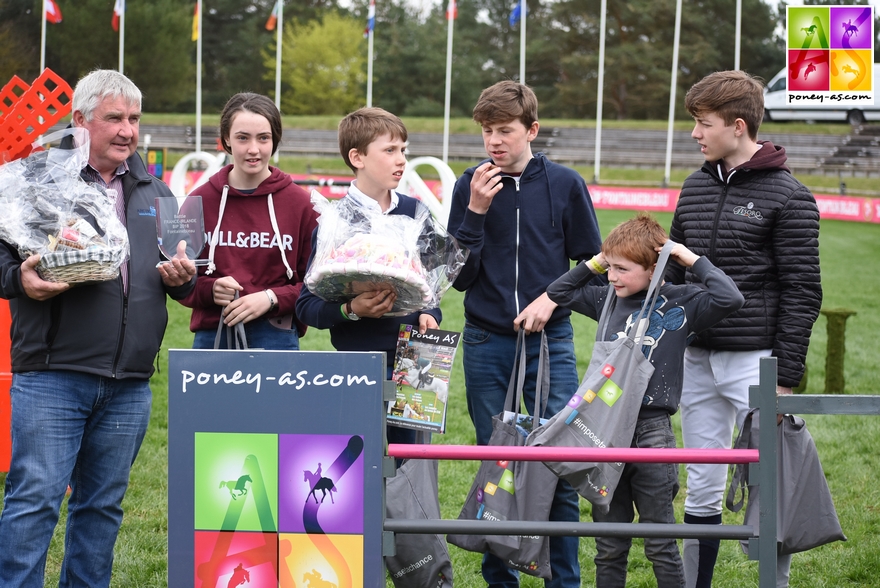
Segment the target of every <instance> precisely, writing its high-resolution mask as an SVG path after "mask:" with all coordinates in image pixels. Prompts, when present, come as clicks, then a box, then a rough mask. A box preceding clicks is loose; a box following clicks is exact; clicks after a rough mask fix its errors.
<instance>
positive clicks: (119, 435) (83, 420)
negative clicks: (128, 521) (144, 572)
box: [0, 370, 161, 588]
mask: <svg viewBox="0 0 880 588" xmlns="http://www.w3.org/2000/svg"><path fill="white" fill-rule="evenodd" d="M10 396H11V399H12V463H11V465H10V470H9V475H8V476H7V477H6V486H5V492H6V494H5V497H4V507H3V514H2V515H0V586H3V588H43V575H44V571H45V568H46V553H47V551H48V549H49V542H50V540H51V539H52V532H53V530H54V529H55V526H56V524H57V523H58V512H59V508H60V506H61V502H62V500H63V499H64V493H65V491H66V490H67V486H68V484H69V485H70V488H71V494H70V499H69V501H68V504H67V532H66V535H65V538H64V561H63V563H62V565H61V580H60V582H59V586H61V587H62V588H64V587H72V586H90V587H94V588H100V587H105V586H109V585H110V572H111V568H112V565H113V546H114V544H115V543H116V536H117V533H118V531H119V526H120V524H121V523H122V506H121V504H122V498H123V496H124V495H125V490H126V488H128V476H129V472H130V471H131V466H132V464H133V463H134V459H135V457H136V456H137V453H138V450H139V449H140V446H141V442H142V441H143V439H144V434H145V433H146V430H147V424H148V422H149V420H150V406H151V403H152V394H151V393H150V386H149V381H148V380H135V379H128V380H117V379H111V378H104V377H101V376H96V375H92V374H87V373H82V372H72V371H60V370H58V371H42V372H25V373H16V374H14V375H13V378H12V387H11V389H10ZM159 473H161V472H157V474H159Z"/></svg>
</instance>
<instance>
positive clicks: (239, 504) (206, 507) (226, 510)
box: [195, 433, 278, 532]
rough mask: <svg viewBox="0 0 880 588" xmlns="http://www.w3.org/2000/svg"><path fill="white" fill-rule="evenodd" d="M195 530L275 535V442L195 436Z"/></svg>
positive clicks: (273, 439)
mask: <svg viewBox="0 0 880 588" xmlns="http://www.w3.org/2000/svg"><path fill="white" fill-rule="evenodd" d="M195 499H196V500H195V528H196V529H199V530H216V531H261V532H277V529H278V519H277V513H276V508H275V505H276V504H277V503H278V436H277V435H272V434H269V435H256V434H249V433H196V442H195Z"/></svg>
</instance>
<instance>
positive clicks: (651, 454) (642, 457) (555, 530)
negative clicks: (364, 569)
mask: <svg viewBox="0 0 880 588" xmlns="http://www.w3.org/2000/svg"><path fill="white" fill-rule="evenodd" d="M749 405H750V406H753V407H754V406H757V407H759V408H762V409H765V410H761V411H760V412H759V415H758V419H759V423H758V425H759V427H760V429H761V430H764V431H771V430H775V428H776V424H777V423H776V416H777V413H778V414H788V413H800V414H848V415H856V414H873V415H880V395H878V396H856V395H785V396H778V397H777V395H776V358H775V357H765V358H762V359H761V364H760V375H759V383H758V384H757V385H755V386H750V387H749ZM774 407H775V408H774ZM777 454H778V447H777V436H776V435H761V436H760V439H759V446H758V450H757V451H754V450H737V449H680V448H675V449H632V448H625V449H624V448H606V449H582V448H573V447H491V446H456V445H403V444H390V445H389V446H388V455H389V457H393V458H415V459H480V460H496V459H510V460H513V461H545V460H546V461H580V462H586V461H591V462H599V461H601V462H618V461H625V462H654V463H658V462H659V463H728V464H736V463H748V464H749V468H750V469H749V479H750V480H757V483H758V484H759V486H760V487H759V490H758V491H759V500H760V503H761V510H760V519H759V524H758V526H757V528H755V527H753V526H751V525H691V524H658V523H651V524H645V523H585V522H577V523H575V522H561V521H546V522H536V521H480V520H473V521H468V520H458V519H456V520H448V519H435V520H409V519H386V520H385V525H384V530H385V537H384V539H383V544H384V546H385V548H386V549H390V550H392V551H391V552H393V546H394V537H393V533H414V534H448V533H455V534H465V535H547V536H578V537H642V538H648V537H657V538H659V537H674V538H680V539H708V538H715V539H726V540H730V539H734V540H748V542H749V559H753V560H755V559H757V560H758V577H759V584H758V586H759V587H760V588H775V586H776V555H777V552H776V549H777V547H776V537H777V533H776V512H777V506H778V504H777V492H776V486H777V484H776V468H777V461H776V460H777ZM762 537H769V538H772V539H770V540H768V541H762V540H761V538H762Z"/></svg>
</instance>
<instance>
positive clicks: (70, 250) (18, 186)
mask: <svg viewBox="0 0 880 588" xmlns="http://www.w3.org/2000/svg"><path fill="white" fill-rule="evenodd" d="M69 135H72V136H73V143H74V145H75V147H74V148H72V149H63V148H60V147H53V148H52V149H49V150H48V151H36V152H34V153H32V154H31V155H29V156H28V157H25V158H23V159H17V160H15V161H12V162H9V163H7V164H5V165H2V166H0V239H2V240H3V241H5V242H6V243H8V244H10V245H12V246H14V247H15V248H16V249H17V250H18V252H19V254H20V255H21V257H22V258H23V259H25V258H27V257H29V256H31V255H33V254H39V255H40V263H39V264H38V265H37V272H38V273H39V274H40V277H42V278H43V279H44V280H46V281H48V282H67V283H68V284H81V283H86V282H98V281H104V280H113V279H115V278H116V277H117V276H118V275H119V268H120V266H121V265H122V263H123V262H124V261H125V259H126V258H127V257H128V233H127V232H126V229H125V226H123V224H122V223H121V222H120V221H119V218H118V217H117V216H116V202H115V194H109V193H108V191H105V189H104V188H103V187H100V186H98V185H95V184H92V183H88V182H85V181H84V180H83V179H82V178H80V175H79V174H80V170H81V169H82V168H83V166H85V164H86V163H87V162H88V156H89V137H88V131H86V130H85V129H83V128H71V129H65V130H64V131H59V132H58V133H54V134H52V135H49V136H46V137H44V138H43V141H42V142H41V143H42V144H48V143H51V142H54V141H60V140H62V139H63V138H65V137H67V136H69Z"/></svg>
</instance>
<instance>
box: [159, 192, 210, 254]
mask: <svg viewBox="0 0 880 588" xmlns="http://www.w3.org/2000/svg"><path fill="white" fill-rule="evenodd" d="M156 233H157V234H158V237H159V250H160V251H161V252H162V255H164V256H165V257H166V259H169V260H170V259H171V258H172V257H174V256H175V255H177V248H178V245H179V243H180V242H181V241H184V242H186V256H187V258H188V259H190V260H192V261H193V262H194V263H195V264H196V265H208V260H207V259H198V256H199V255H200V254H201V253H202V249H204V248H205V217H204V216H203V214H202V197H201V196H182V197H179V198H178V197H175V196H166V197H162V198H156ZM162 263H168V262H167V261H166V262H162Z"/></svg>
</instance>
